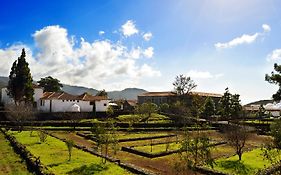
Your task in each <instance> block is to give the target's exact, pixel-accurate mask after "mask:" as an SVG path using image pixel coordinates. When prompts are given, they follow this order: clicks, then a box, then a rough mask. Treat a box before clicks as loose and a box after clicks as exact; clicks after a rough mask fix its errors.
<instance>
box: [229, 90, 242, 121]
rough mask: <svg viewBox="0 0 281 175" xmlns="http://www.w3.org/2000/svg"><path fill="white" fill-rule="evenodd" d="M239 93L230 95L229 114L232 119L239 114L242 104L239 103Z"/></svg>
mask: <svg viewBox="0 0 281 175" xmlns="http://www.w3.org/2000/svg"><path fill="white" fill-rule="evenodd" d="M239 97H240V95H239V94H234V95H231V110H230V111H231V113H230V116H231V118H232V119H235V118H238V117H239V116H240V114H241V111H242V106H241V104H240V99H239Z"/></svg>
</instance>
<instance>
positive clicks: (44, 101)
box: [1, 86, 110, 112]
mask: <svg viewBox="0 0 281 175" xmlns="http://www.w3.org/2000/svg"><path fill="white" fill-rule="evenodd" d="M33 98H34V104H35V105H34V106H35V107H36V108H37V110H38V111H39V112H106V110H107V108H108V106H109V102H110V100H109V99H108V98H107V97H104V96H93V95H90V94H87V93H83V94H81V95H71V94H68V93H66V92H43V89H42V88H40V87H37V86H35V87H34V95H33ZM1 102H2V103H3V104H4V105H7V104H10V103H13V99H12V98H10V97H9V96H8V91H7V88H3V89H2V96H1Z"/></svg>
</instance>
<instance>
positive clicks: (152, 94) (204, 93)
mask: <svg viewBox="0 0 281 175" xmlns="http://www.w3.org/2000/svg"><path fill="white" fill-rule="evenodd" d="M191 94H194V95H199V96H203V97H222V96H223V95H221V94H216V93H207V92H191ZM175 95H176V93H174V92H146V93H143V94H140V95H139V96H146V97H147V96H149V97H166V96H175Z"/></svg>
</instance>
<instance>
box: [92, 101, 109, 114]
mask: <svg viewBox="0 0 281 175" xmlns="http://www.w3.org/2000/svg"><path fill="white" fill-rule="evenodd" d="M109 101H110V100H100V101H96V102H95V104H96V112H106V110H107V108H108V106H109Z"/></svg>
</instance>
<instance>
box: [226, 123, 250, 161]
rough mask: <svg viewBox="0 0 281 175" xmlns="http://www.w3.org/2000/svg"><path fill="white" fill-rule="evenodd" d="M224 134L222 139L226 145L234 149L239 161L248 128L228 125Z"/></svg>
mask: <svg viewBox="0 0 281 175" xmlns="http://www.w3.org/2000/svg"><path fill="white" fill-rule="evenodd" d="M224 132H225V134H224V137H225V139H226V140H227V142H228V144H229V145H230V146H232V147H233V148H234V149H235V151H236V154H237V155H238V157H239V160H241V159H242V154H243V152H244V147H245V144H246V141H247V140H248V138H249V134H250V133H249V132H250V130H249V128H248V127H247V126H244V125H241V126H239V125H228V126H227V127H226V128H225V130H224Z"/></svg>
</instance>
